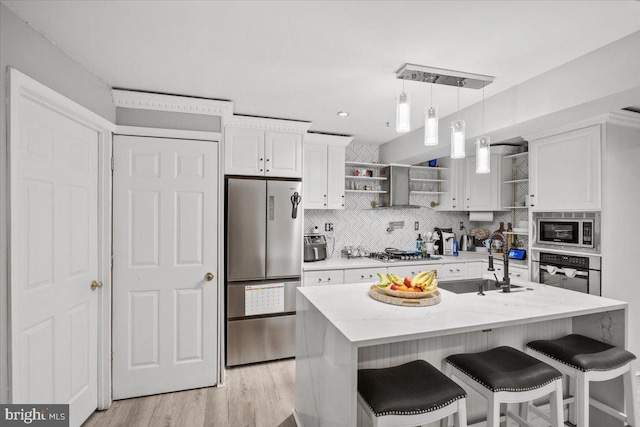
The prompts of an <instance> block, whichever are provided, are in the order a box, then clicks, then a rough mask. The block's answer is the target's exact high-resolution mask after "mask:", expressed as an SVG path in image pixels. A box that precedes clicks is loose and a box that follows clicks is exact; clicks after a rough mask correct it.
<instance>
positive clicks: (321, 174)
mask: <svg viewBox="0 0 640 427" xmlns="http://www.w3.org/2000/svg"><path fill="white" fill-rule="evenodd" d="M342 169H343V170H342V174H343V175H342V176H343V185H344V163H343V164H342ZM302 183H303V190H302V205H303V206H304V208H305V209H327V146H326V145H324V144H305V147H304V178H303V180H302ZM343 191H344V190H343Z"/></svg>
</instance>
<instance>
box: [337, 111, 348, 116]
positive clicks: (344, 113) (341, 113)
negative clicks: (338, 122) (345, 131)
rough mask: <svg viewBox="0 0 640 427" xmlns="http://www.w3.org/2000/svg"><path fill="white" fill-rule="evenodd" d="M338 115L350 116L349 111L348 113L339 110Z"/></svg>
mask: <svg viewBox="0 0 640 427" xmlns="http://www.w3.org/2000/svg"><path fill="white" fill-rule="evenodd" d="M337 114H338V116H340V117H348V116H349V113H347V112H346V111H338V113H337Z"/></svg>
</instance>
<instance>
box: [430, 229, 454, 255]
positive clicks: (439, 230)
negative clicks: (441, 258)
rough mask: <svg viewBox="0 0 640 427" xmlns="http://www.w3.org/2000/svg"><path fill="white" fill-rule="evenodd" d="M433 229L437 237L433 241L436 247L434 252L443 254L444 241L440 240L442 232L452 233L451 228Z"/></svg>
mask: <svg viewBox="0 0 640 427" xmlns="http://www.w3.org/2000/svg"><path fill="white" fill-rule="evenodd" d="M433 231H435V232H436V233H438V238H437V239H436V241H435V243H434V245H435V246H437V247H438V250H436V251H435V252H436V254H437V255H444V242H443V241H442V233H453V228H439V227H435V228H434V229H433Z"/></svg>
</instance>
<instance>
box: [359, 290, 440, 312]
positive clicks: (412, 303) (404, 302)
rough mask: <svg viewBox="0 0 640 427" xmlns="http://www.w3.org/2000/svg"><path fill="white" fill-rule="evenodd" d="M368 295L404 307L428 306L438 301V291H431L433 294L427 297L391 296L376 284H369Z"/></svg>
mask: <svg viewBox="0 0 640 427" xmlns="http://www.w3.org/2000/svg"><path fill="white" fill-rule="evenodd" d="M369 296H370V297H371V298H373V299H375V300H377V301H380V302H384V303H386V304H393V305H401V306H404V307H428V306H430V305H436V304H438V303H439V302H440V291H438V290H436V291H435V292H433V296H432V297H429V298H413V299H409V298H398V297H392V296H391V295H387V294H385V293H384V291H383V290H382V289H380V288H379V287H378V286H376V285H371V287H370V288H369Z"/></svg>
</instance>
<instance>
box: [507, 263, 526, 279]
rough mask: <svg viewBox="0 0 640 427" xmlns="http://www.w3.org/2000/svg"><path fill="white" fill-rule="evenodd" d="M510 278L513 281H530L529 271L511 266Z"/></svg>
mask: <svg viewBox="0 0 640 427" xmlns="http://www.w3.org/2000/svg"><path fill="white" fill-rule="evenodd" d="M509 277H510V278H512V279H520V280H529V269H528V268H524V267H516V266H512V265H510V266H509Z"/></svg>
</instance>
